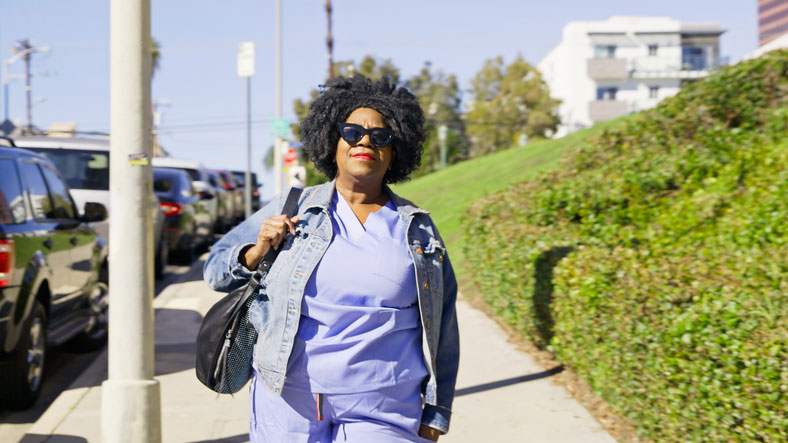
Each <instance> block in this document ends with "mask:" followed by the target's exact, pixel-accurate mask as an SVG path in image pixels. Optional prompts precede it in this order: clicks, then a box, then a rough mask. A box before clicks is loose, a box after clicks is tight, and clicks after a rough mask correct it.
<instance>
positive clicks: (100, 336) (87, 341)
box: [68, 282, 109, 352]
mask: <svg viewBox="0 0 788 443" xmlns="http://www.w3.org/2000/svg"><path fill="white" fill-rule="evenodd" d="M88 304H89V306H90V312H89V314H90V319H89V320H88V324H87V325H86V326H85V329H84V330H83V331H82V332H80V333H79V335H77V336H76V337H74V338H73V339H71V340H70V341H69V342H68V348H69V349H71V350H74V351H77V352H90V351H95V350H97V349H101V348H102V347H103V346H104V344H105V343H106V342H107V330H108V329H109V328H108V327H109V322H108V309H109V286H108V285H107V284H106V283H104V282H96V284H95V285H93V288H92V289H91V290H90V295H89V296H88Z"/></svg>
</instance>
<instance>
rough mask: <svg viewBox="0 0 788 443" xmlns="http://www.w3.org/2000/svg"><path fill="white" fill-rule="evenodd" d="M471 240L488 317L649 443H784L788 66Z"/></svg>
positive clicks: (486, 216)
mask: <svg viewBox="0 0 788 443" xmlns="http://www.w3.org/2000/svg"><path fill="white" fill-rule="evenodd" d="M466 226H467V227H466V235H467V240H466V242H465V244H467V245H472V247H467V248H466V250H465V254H466V257H467V258H468V260H469V262H470V263H471V265H472V266H470V269H474V270H475V275H474V279H475V281H476V282H477V283H478V284H479V285H480V286H481V288H482V291H483V293H484V295H485V298H486V300H487V302H488V303H489V304H490V305H491V306H492V307H493V309H494V310H495V312H496V313H497V314H498V315H499V316H500V317H501V318H503V319H504V320H505V321H507V322H508V323H510V324H512V325H514V326H515V327H516V328H517V329H518V330H519V331H520V332H521V333H523V334H524V335H525V336H527V337H529V338H531V339H533V340H534V341H535V342H537V343H538V344H540V345H542V346H545V347H549V349H551V350H553V351H554V352H555V353H556V354H557V355H558V356H559V358H561V359H562V360H563V361H565V362H566V363H567V364H568V365H570V366H571V367H573V368H574V369H575V370H576V371H577V372H578V373H579V374H580V375H581V376H582V377H584V378H585V379H586V380H587V381H588V382H589V383H590V384H591V386H592V387H594V389H595V390H596V391H597V392H598V393H599V394H601V395H602V396H603V397H604V398H606V399H607V400H608V401H609V402H610V404H611V405H612V406H614V407H615V408H617V409H618V410H619V411H621V412H622V413H623V414H625V415H626V416H628V417H630V418H631V419H632V420H633V422H634V424H635V425H636V426H637V427H638V429H639V431H640V432H641V433H642V434H643V435H644V436H645V437H647V438H651V439H654V440H659V441H717V440H741V441H746V440H756V441H786V440H787V439H788V51H777V52H772V53H770V54H767V55H766V56H763V57H761V58H758V59H754V60H750V61H747V62H743V63H739V64H737V65H734V66H730V67H726V68H724V69H721V70H719V71H717V72H716V73H714V74H713V75H712V76H710V77H708V78H706V79H703V80H700V81H698V82H696V83H693V84H690V85H687V86H686V87H685V88H684V89H682V91H681V92H680V93H679V94H678V95H677V96H675V97H672V98H670V99H667V100H664V101H663V102H662V103H660V105H659V106H658V107H657V108H655V109H652V110H650V111H646V112H643V113H640V114H637V115H633V116H631V117H629V118H628V119H626V120H625V121H623V122H622V124H619V125H616V126H615V127H613V128H611V129H609V130H606V131H605V132H604V133H603V134H602V135H601V136H599V137H596V138H592V139H590V140H589V141H588V142H587V143H586V144H585V145H583V146H582V147H581V148H579V149H578V150H576V151H575V152H574V153H573V154H572V155H571V156H569V157H568V158H566V159H565V160H564V161H563V162H562V164H561V166H560V167H559V168H558V169H557V170H555V171H552V172H550V173H547V174H543V175H541V176H540V177H538V178H537V179H535V180H534V181H532V182H527V183H522V184H520V185H517V186H514V187H512V188H510V189H508V190H507V191H505V192H503V193H500V194H497V195H494V196H492V197H489V198H487V199H485V200H482V201H479V202H477V203H476V204H474V206H473V207H472V210H471V211H470V212H469V214H468V216H467V219H466Z"/></svg>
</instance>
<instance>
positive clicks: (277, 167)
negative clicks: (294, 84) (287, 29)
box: [274, 0, 282, 195]
mask: <svg viewBox="0 0 788 443" xmlns="http://www.w3.org/2000/svg"><path fill="white" fill-rule="evenodd" d="M275 45H276V119H277V121H278V120H279V119H281V118H282V0H276V43H275ZM274 192H275V193H276V194H277V195H278V194H280V193H281V192H282V137H281V136H280V135H279V134H277V135H276V140H275V141H274Z"/></svg>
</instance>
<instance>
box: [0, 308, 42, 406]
mask: <svg viewBox="0 0 788 443" xmlns="http://www.w3.org/2000/svg"><path fill="white" fill-rule="evenodd" d="M33 303H34V304H33V310H32V312H31V313H30V317H29V318H28V319H27V322H26V324H25V327H24V328H23V330H22V336H21V338H20V347H19V350H18V351H16V353H15V354H14V355H13V356H12V357H11V360H10V361H8V362H7V363H6V364H5V365H2V366H0V405H2V406H3V407H7V408H10V409H27V408H29V407H31V406H33V404H34V403H35V402H36V399H38V395H39V394H40V393H41V386H42V384H43V380H44V362H45V360H46V358H45V357H46V346H47V316H46V311H45V310H44V306H42V305H41V302H39V301H38V300H36V301H35V302H33Z"/></svg>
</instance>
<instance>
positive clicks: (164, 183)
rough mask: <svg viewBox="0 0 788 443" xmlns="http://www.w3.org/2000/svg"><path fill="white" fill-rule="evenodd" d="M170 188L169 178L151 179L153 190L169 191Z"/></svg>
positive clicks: (170, 181)
mask: <svg viewBox="0 0 788 443" xmlns="http://www.w3.org/2000/svg"><path fill="white" fill-rule="evenodd" d="M171 190H172V180H170V179H169V178H159V179H155V180H153V192H165V193H167V192H170V191H171Z"/></svg>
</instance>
